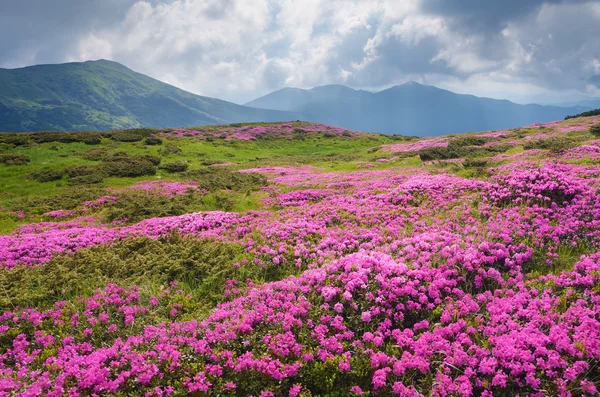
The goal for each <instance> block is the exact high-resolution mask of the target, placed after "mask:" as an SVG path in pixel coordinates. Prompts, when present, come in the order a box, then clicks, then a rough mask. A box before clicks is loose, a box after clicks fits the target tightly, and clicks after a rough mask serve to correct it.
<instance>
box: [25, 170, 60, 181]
mask: <svg viewBox="0 0 600 397" xmlns="http://www.w3.org/2000/svg"><path fill="white" fill-rule="evenodd" d="M63 174H64V171H60V170H42V171H38V172H33V173H31V174H29V177H30V178H31V179H34V180H36V181H38V182H51V181H57V180H59V179H61V178H62V176H63Z"/></svg>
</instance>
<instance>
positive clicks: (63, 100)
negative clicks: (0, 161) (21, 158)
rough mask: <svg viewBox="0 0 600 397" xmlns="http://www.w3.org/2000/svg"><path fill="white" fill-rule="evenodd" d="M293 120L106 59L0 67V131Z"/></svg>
mask: <svg viewBox="0 0 600 397" xmlns="http://www.w3.org/2000/svg"><path fill="white" fill-rule="evenodd" d="M297 118H299V116H298V115H296V114H293V113H290V112H282V111H274V110H263V109H255V108H249V107H246V106H240V105H236V104H233V103H230V102H226V101H222V100H219V99H214V98H208V97H203V96H198V95H194V94H191V93H189V92H187V91H184V90H181V89H178V88H176V87H173V86H171V85H168V84H165V83H162V82H160V81H158V80H155V79H152V78H150V77H148V76H145V75H143V74H140V73H136V72H134V71H132V70H130V69H128V68H127V67H125V66H123V65H121V64H119V63H116V62H111V61H105V60H100V61H89V62H83V63H67V64H58V65H38V66H30V67H26V68H20V69H0V131H43V130H60V131H76V130H87V131H90V130H108V129H116V128H131V127H181V126H191V125H208V124H223V123H231V122H244V121H285V120H292V119H297Z"/></svg>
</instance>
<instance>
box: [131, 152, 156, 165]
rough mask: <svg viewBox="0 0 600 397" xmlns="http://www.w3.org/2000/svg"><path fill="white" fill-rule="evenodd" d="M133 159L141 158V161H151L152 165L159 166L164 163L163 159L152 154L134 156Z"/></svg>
mask: <svg viewBox="0 0 600 397" xmlns="http://www.w3.org/2000/svg"><path fill="white" fill-rule="evenodd" d="M132 157H136V158H139V159H140V160H146V161H149V162H150V163H152V165H159V164H160V162H161V161H162V159H161V158H160V157H158V156H152V155H150V154H143V155H141V156H132Z"/></svg>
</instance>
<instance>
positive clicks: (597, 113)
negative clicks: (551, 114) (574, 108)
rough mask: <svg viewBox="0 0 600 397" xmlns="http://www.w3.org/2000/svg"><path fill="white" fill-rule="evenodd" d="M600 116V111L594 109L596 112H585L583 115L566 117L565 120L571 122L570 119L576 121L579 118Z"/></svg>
mask: <svg viewBox="0 0 600 397" xmlns="http://www.w3.org/2000/svg"><path fill="white" fill-rule="evenodd" d="M598 115H600V109H594V110H589V111H587V112H583V113H579V114H576V115H573V116H567V117H565V120H569V119H575V118H578V117H589V116H598Z"/></svg>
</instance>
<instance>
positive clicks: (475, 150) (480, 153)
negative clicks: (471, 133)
mask: <svg viewBox="0 0 600 397" xmlns="http://www.w3.org/2000/svg"><path fill="white" fill-rule="evenodd" d="M510 148H511V146H510V145H507V144H503V145H495V146H485V147H465V146H459V145H458V144H454V145H451V144H449V145H448V146H447V147H430V148H427V149H422V150H419V152H418V153H419V157H420V158H421V161H432V160H449V159H458V158H461V157H466V156H470V157H485V156H489V155H491V154H494V153H504V152H506V151H507V150H508V149H510Z"/></svg>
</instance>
